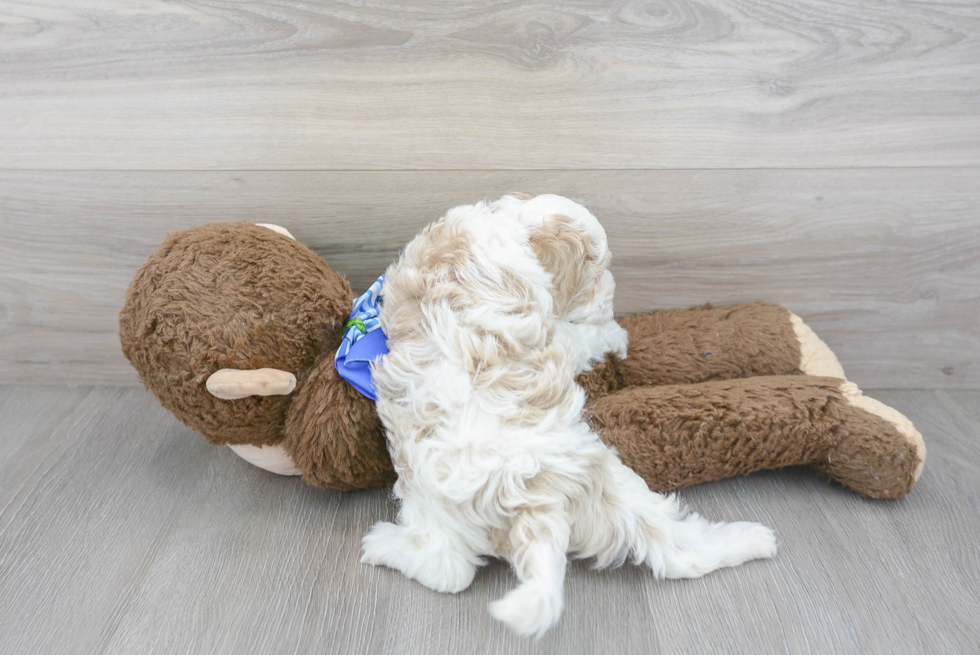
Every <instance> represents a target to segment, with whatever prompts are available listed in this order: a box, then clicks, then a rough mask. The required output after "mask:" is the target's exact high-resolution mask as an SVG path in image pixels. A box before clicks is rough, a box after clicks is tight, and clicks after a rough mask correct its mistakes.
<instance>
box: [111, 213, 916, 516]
mask: <svg viewBox="0 0 980 655" xmlns="http://www.w3.org/2000/svg"><path fill="white" fill-rule="evenodd" d="M352 299H353V295H352V293H351V290H350V287H349V286H348V284H347V282H346V280H344V278H342V277H341V276H340V275H337V274H336V273H334V272H333V271H331V270H330V268H329V267H328V266H327V264H326V262H324V261H323V260H322V259H321V258H320V257H318V256H317V255H316V254H314V253H313V252H312V251H311V250H310V249H309V248H307V247H306V246H304V245H303V244H301V243H299V242H298V241H296V240H295V239H293V238H292V236H291V235H290V234H289V233H288V232H287V231H286V230H284V229H283V228H281V227H278V226H273V225H252V224H249V223H219V224H211V225H202V226H199V227H196V228H192V229H189V230H184V231H181V232H175V233H172V234H170V235H169V236H168V237H167V239H166V241H165V242H164V243H163V245H162V246H161V247H160V249H159V250H157V252H156V253H154V254H153V255H152V256H151V257H150V258H149V260H148V261H147V262H146V264H145V265H144V266H143V267H142V268H141V269H140V270H139V272H138V273H137V274H136V277H135V278H134V280H133V282H132V284H131V285H130V287H129V291H128V292H127V294H126V302H125V306H124V307H123V309H122V312H121V313H120V339H121V341H122V347H123V352H124V353H125V354H126V357H127V358H128V359H129V361H130V362H131V363H132V364H133V366H134V367H135V368H136V370H137V371H138V372H139V375H140V378H141V379H142V380H143V382H144V384H145V385H146V386H147V388H148V389H150V390H151V391H152V392H153V393H154V394H156V396H157V398H158V399H159V400H160V402H161V403H162V404H163V406H164V407H166V408H167V409H168V410H170V411H171V412H173V413H174V414H175V415H176V416H177V418H179V419H180V420H181V421H183V422H184V423H186V424H187V425H188V426H190V427H192V428H194V429H195V430H198V431H199V432H201V434H203V435H204V437H205V438H206V439H207V440H208V441H209V442H210V443H212V444H227V445H229V446H231V447H232V449H234V450H235V452H236V453H238V454H239V455H241V456H242V457H244V458H245V459H247V460H248V461H250V462H252V463H254V464H256V465H258V466H261V467H262V468H265V469H268V470H271V471H274V472H276V473H280V474H287V475H299V474H302V476H303V478H304V479H305V480H306V481H307V482H309V483H310V484H314V485H318V486H324V487H328V488H331V489H337V490H344V491H347V490H354V489H367V488H373V487H379V486H384V485H390V484H392V483H393V482H394V480H395V473H394V470H393V468H392V464H391V461H390V459H389V456H388V451H387V448H386V442H385V436H384V431H383V429H382V426H381V422H380V420H379V419H378V415H377V413H376V411H375V407H374V401H373V400H371V399H370V398H368V397H366V396H365V395H363V394H362V392H361V391H359V390H358V389H356V388H355V387H354V386H353V385H352V384H350V383H349V382H348V381H347V380H346V379H344V378H343V377H341V375H340V374H339V373H338V369H337V365H336V364H335V357H336V354H337V350H338V348H339V346H340V344H341V342H342V338H343V334H344V331H345V324H346V323H348V315H349V314H350V313H351V307H352ZM620 323H621V325H622V326H623V327H624V328H626V330H627V331H628V332H629V351H628V356H627V358H626V359H624V360H619V359H616V358H614V357H609V358H607V359H606V360H605V361H604V362H601V363H600V364H598V365H597V366H596V367H595V368H594V369H593V370H592V371H591V372H589V373H586V374H583V375H582V376H581V377H580V378H579V383H580V384H581V385H582V386H583V387H584V389H585V390H586V392H587V394H588V397H589V406H588V410H587V411H588V412H589V414H590V423H591V425H592V426H593V428H594V429H595V430H596V431H597V432H598V433H599V435H600V436H601V437H602V439H603V441H605V442H606V443H607V444H609V445H610V446H613V447H615V449H616V450H617V451H618V453H619V455H620V457H621V458H622V460H623V461H624V462H625V463H626V464H627V465H629V466H630V467H632V468H633V470H635V471H636V472H637V473H638V474H639V475H640V476H642V477H643V478H644V479H645V480H646V482H647V484H649V486H650V487H651V488H652V489H654V490H656V491H661V492H663V491H669V490H671V489H676V488H679V487H684V486H687V485H692V484H696V483H699V482H705V481H709V480H717V479H721V478H725V477H729V476H732V475H736V474H747V473H751V472H753V471H758V470H762V469H771V468H777V467H782V466H789V465H794V464H811V465H814V466H816V467H818V468H819V469H821V470H822V471H823V472H824V473H826V475H827V476H828V477H830V478H831V479H833V480H836V481H838V482H840V483H841V484H843V485H844V486H846V487H848V488H849V489H852V490H853V491H856V492H858V493H860V494H863V495H866V496H870V497H873V498H900V497H902V496H904V495H905V494H907V493H908V492H909V491H910V490H911V488H912V485H913V484H914V483H915V481H916V480H917V479H918V477H919V475H920V473H921V471H922V466H923V462H924V460H925V446H924V445H923V442H922V437H921V436H920V435H919V433H918V432H917V431H916V430H915V428H914V427H913V426H912V423H911V422H910V421H909V420H908V419H907V418H906V417H905V416H903V415H902V414H900V413H899V412H897V411H895V410H894V409H892V408H890V407H887V406H886V405H883V404H882V403H880V402H878V401H876V400H873V399H871V398H868V397H867V396H864V395H862V393H861V391H860V390H859V389H858V388H857V386H855V385H854V384H853V383H850V382H848V381H847V380H846V379H845V377H844V371H843V369H842V368H841V366H840V364H839V363H838V361H837V358H836V357H835V356H834V354H833V353H832V352H831V351H830V349H829V348H828V347H827V346H826V345H825V344H824V343H823V342H822V341H821V340H820V339H819V338H818V337H817V336H816V335H815V334H814V333H813V331H812V330H810V328H809V327H807V326H806V324H804V323H803V321H802V320H800V318H799V317H797V316H796V315H794V314H792V313H790V312H789V311H787V310H786V309H783V308H782V307H779V306H776V305H770V304H763V303H752V304H746V305H736V306H732V307H711V306H704V307H697V308H693V309H688V310H674V311H655V312H652V313H649V314H637V315H633V316H627V317H625V318H623V319H621V320H620Z"/></svg>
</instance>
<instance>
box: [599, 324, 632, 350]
mask: <svg viewBox="0 0 980 655" xmlns="http://www.w3.org/2000/svg"><path fill="white" fill-rule="evenodd" d="M603 331H604V332H605V334H606V343H607V345H608V348H609V350H608V352H610V353H612V354H613V355H616V357H619V358H620V359H626V351H627V347H628V346H629V339H630V335H629V332H627V331H626V329H625V328H624V327H623V326H621V325H620V324H619V323H617V322H616V321H609V322H608V323H607V324H606V326H605V328H604V330H603Z"/></svg>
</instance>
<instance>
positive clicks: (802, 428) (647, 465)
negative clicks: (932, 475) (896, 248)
mask: <svg viewBox="0 0 980 655" xmlns="http://www.w3.org/2000/svg"><path fill="white" fill-rule="evenodd" d="M842 382H843V381H842V380H838V379H835V378H821V377H811V376H802V375H800V376H778V375H774V376H767V377H753V378H744V379H738V380H725V381H720V382H710V383H700V384H671V385H666V386H656V387H633V388H630V389H626V390H623V391H621V392H619V393H617V394H613V395H609V396H605V397H603V398H601V399H599V400H598V401H597V402H596V404H595V405H594V407H593V409H592V417H591V419H590V422H591V424H592V427H593V428H594V429H595V430H596V431H598V432H599V434H601V435H602V437H603V440H604V441H605V442H606V443H608V444H609V445H611V446H614V447H615V448H616V450H617V451H618V452H619V456H620V457H621V458H622V460H623V462H624V463H625V464H626V465H627V466H629V467H631V468H632V469H633V470H635V471H636V472H637V473H639V474H640V476H641V477H642V478H643V479H644V480H646V482H647V484H648V485H650V488H651V489H655V490H657V491H669V490H672V489H677V488H679V487H686V486H688V485H692V484H697V483H699V482H704V481H706V480H719V479H722V478H726V477H730V476H732V475H744V474H747V473H752V472H754V471H758V470H761V469H770V468H779V467H782V466H791V465H797V464H814V465H817V466H819V467H821V468H822V469H823V470H825V471H826V473H827V474H828V475H829V476H830V477H832V478H833V479H835V480H837V481H839V482H841V483H842V484H844V485H845V486H847V487H849V488H851V489H853V490H855V491H858V492H860V493H862V494H864V495H866V496H871V497H872V498H900V497H902V496H904V495H905V494H906V493H908V492H909V491H910V490H911V489H912V485H913V484H914V482H915V469H916V466H917V465H918V462H919V460H918V459H917V457H916V453H915V446H914V445H913V444H912V443H910V442H909V441H908V440H907V439H906V438H905V437H904V436H902V435H901V434H900V433H899V432H898V431H897V430H896V429H895V427H894V426H892V425H891V424H890V423H888V422H887V421H882V420H881V419H880V418H878V417H877V416H874V415H873V414H869V413H868V412H865V411H864V410H861V409H859V408H857V407H855V406H853V405H851V404H850V403H849V402H847V400H846V399H845V398H844V396H843V394H842V393H841V384H842ZM857 463H859V464H857ZM856 464H857V465H856ZM855 465H856V466H855Z"/></svg>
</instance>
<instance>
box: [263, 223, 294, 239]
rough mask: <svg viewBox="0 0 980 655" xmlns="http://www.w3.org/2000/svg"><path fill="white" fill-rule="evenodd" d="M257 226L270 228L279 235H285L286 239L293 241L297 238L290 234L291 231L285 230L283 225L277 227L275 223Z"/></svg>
mask: <svg viewBox="0 0 980 655" xmlns="http://www.w3.org/2000/svg"><path fill="white" fill-rule="evenodd" d="M256 225H258V226H259V227H265V228H268V229H270V230H272V231H273V232H278V233H279V234H281V235H283V236H284V237H289V238H290V239H292V240H293V241H295V240H296V237H294V236H293V235H292V234H290V233H289V230H287V229H286V228H284V227H283V226H281V225H275V224H273V223H256Z"/></svg>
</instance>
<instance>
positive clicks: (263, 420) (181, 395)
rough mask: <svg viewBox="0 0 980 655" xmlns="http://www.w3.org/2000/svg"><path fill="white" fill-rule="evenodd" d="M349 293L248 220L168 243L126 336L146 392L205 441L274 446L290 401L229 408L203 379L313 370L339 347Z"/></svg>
mask: <svg viewBox="0 0 980 655" xmlns="http://www.w3.org/2000/svg"><path fill="white" fill-rule="evenodd" d="M239 289H247V290H248V293H239V292H238V290H239ZM350 297H351V293H350V287H349V286H348V285H347V282H346V281H345V280H344V279H343V278H342V277H340V276H339V275H337V274H336V273H334V272H333V271H331V270H330V269H329V268H328V267H327V264H326V262H324V261H323V260H322V259H321V258H320V257H317V256H316V254H314V253H313V251H311V250H310V249H309V248H307V247H306V246H304V245H303V244H301V243H299V242H297V241H294V240H292V239H289V238H288V237H285V236H282V235H280V234H276V233H275V232H273V231H272V230H268V229H266V228H264V227H259V226H257V225H252V224H250V223H217V224H211V225H202V226H200V227H195V228H192V229H189V230H184V231H182V232H175V233H173V234H170V235H168V236H167V239H166V241H164V243H163V245H162V246H161V247H160V249H159V250H157V252H156V253H154V254H153V255H152V256H151V257H150V259H149V260H148V261H147V262H146V264H145V265H144V266H143V268H141V269H140V270H139V272H138V273H137V274H136V277H135V278H134V279H133V282H132V284H130V287H129V291H128V292H127V293H126V304H125V306H124V307H123V310H122V312H121V313H120V316H119V338H120V340H121V341H122V348H123V352H124V353H125V354H126V357H127V358H129V361H130V362H131V363H132V364H133V366H134V367H135V368H136V370H137V371H138V372H139V374H140V378H141V379H142V380H143V383H144V384H145V385H146V387H147V388H148V389H149V390H150V391H152V392H153V393H154V394H155V395H156V397H157V398H159V399H160V403H161V404H162V405H163V406H164V407H166V408H167V409H168V410H170V411H171V412H173V413H174V415H175V416H176V417H177V418H179V419H180V420H181V421H183V422H184V423H186V424H187V425H188V426H190V427H192V428H194V429H195V430H198V431H200V432H201V434H203V435H204V437H205V438H206V439H207V440H208V441H209V442H211V443H213V444H242V443H249V444H255V445H265V444H273V443H277V442H278V441H279V440H280V439H281V438H282V431H283V426H284V424H285V420H286V410H287V408H288V407H289V404H290V401H291V398H290V397H289V396H267V397H258V396H253V397H250V398H242V399H241V400H238V401H235V402H234V403H231V402H228V401H226V400H220V399H218V398H215V397H214V396H212V395H211V394H210V393H208V392H207V390H206V389H205V382H206V381H207V379H208V376H210V375H211V374H212V373H214V372H215V371H217V370H218V369H222V368H237V369H254V368H264V367H269V368H278V369H281V370H285V371H291V372H294V373H297V372H300V371H305V370H307V369H309V368H310V367H311V366H312V365H313V362H314V361H315V360H316V358H317V357H318V356H319V355H320V354H321V353H323V352H325V351H328V350H331V349H334V350H335V349H336V348H337V345H338V344H339V343H340V331H341V329H342V327H343V319H344V318H345V317H346V313H347V311H348V309H349V308H348V306H349V304H350ZM301 385H302V379H300V376H299V375H297V386H298V387H301Z"/></svg>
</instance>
